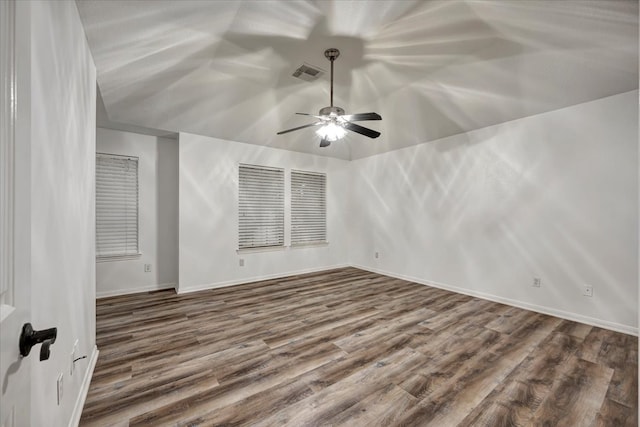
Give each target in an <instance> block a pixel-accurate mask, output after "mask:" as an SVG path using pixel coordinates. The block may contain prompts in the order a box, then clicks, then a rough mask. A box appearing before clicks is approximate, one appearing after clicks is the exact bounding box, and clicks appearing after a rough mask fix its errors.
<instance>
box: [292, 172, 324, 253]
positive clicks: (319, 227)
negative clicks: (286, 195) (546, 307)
mask: <svg viewBox="0 0 640 427" xmlns="http://www.w3.org/2000/svg"><path fill="white" fill-rule="evenodd" d="M326 182H327V177H326V175H324V174H320V173H313V172H303V171H291V244H306V243H319V242H326V241H327V197H326Z"/></svg>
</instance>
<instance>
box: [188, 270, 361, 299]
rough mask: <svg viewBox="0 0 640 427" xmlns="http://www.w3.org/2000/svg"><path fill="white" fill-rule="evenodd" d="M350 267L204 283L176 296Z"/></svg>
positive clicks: (289, 272)
mask: <svg viewBox="0 0 640 427" xmlns="http://www.w3.org/2000/svg"><path fill="white" fill-rule="evenodd" d="M345 267H350V265H349V264H338V265H331V266H326V267H317V268H308V269H305V270H296V271H287V272H284V273H275V274H266V275H263V276H254V277H245V278H242V279H237V280H229V281H225V282H216V283H206V284H202V285H194V286H188V287H179V288H176V292H177V293H178V294H187V293H191V292H198V291H205V290H208V289H216V288H226V287H227V286H236V285H243V284H245V283H251V282H259V281H261V280H272V279H280V278H282V277H287V276H296V275H298V274H307V273H317V272H320V271H327V270H335V269H336V268H345Z"/></svg>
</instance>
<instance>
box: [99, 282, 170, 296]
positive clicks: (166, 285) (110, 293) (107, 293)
mask: <svg viewBox="0 0 640 427" xmlns="http://www.w3.org/2000/svg"><path fill="white" fill-rule="evenodd" d="M176 287H177V285H176V284H175V283H161V284H158V285H149V286H140V287H136V288H127V289H116V290H108V291H97V292H96V298H97V299H100V298H107V297H117V296H120V295H130V294H139V293H142V292H151V291H161V290H163V289H176Z"/></svg>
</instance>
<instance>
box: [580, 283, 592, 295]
mask: <svg viewBox="0 0 640 427" xmlns="http://www.w3.org/2000/svg"><path fill="white" fill-rule="evenodd" d="M582 295H584V296H585V297H592V296H593V286H591V285H584V288H583V290H582Z"/></svg>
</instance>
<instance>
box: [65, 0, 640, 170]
mask: <svg viewBox="0 0 640 427" xmlns="http://www.w3.org/2000/svg"><path fill="white" fill-rule="evenodd" d="M77 4H78V9H79V11H80V16H81V19H82V22H83V25H84V28H85V31H86V35H87V39H88V42H89V46H90V49H91V52H92V54H93V58H94V60H95V63H96V67H97V72H98V85H99V88H100V92H101V94H102V99H103V100H104V107H105V110H106V114H107V115H108V121H109V122H112V123H114V124H119V125H131V126H134V127H140V128H148V129H156V130H159V134H162V133H163V132H164V131H168V132H190V133H195V134H200V135H207V136H212V137H216V138H222V139H228V140H233V141H240V142H246V143H251V144H257V145H264V146H270V147H276V148H283V149H288V150H294V151H301V152H307V153H314V154H320V155H325V156H331V157H338V158H343V159H357V158H361V157H366V156H370V155H373V154H377V153H382V152H385V151H389V150H394V149H398V148H402V147H406V146H410V145H414V144H419V143H423V142H427V141H432V140H435V139H439V138H443V137H446V136H450V135H454V134H457V133H461V132H467V131H470V130H473V129H478V128H482V127H486V126H490V125H493V124H497V123H502V122H505V121H509V120H513V119H517V118H521V117H526V116H530V115H534V114H539V113H542V112H546V111H551V110H555V109H558V108H563V107H567V106H570V105H574V104H578V103H581V102H586V101H591V100H595V99H599V98H602V97H605V96H610V95H614V94H618V93H623V92H627V91H631V90H634V89H637V88H638V2H637V1H635V0H628V1H627V0H619V1H618V0H603V1H594V0H586V1H580V0H566V1H562V0H556V1H545V0H445V1H439V0H437V1H436V0H434V1H411V0H404V1H397V0H396V1H382V0H378V1H347V0H334V1H292V0H283V1H265V0H257V1H222V0H215V1H186V0H185V1H105V0H78V1H77ZM330 47H335V48H338V49H340V51H341V55H340V57H339V58H338V59H337V60H336V62H335V89H334V105H338V106H340V107H342V108H344V109H345V110H346V113H347V114H350V113H363V112H370V111H375V112H377V113H379V114H380V115H382V118H383V120H382V121H380V122H359V123H360V124H362V125H364V126H367V127H370V128H372V129H376V130H378V131H380V132H381V133H382V136H380V137H379V138H377V139H369V138H366V137H364V136H361V135H357V134H354V133H349V135H348V136H347V137H346V138H345V139H344V140H342V141H339V142H336V143H333V144H332V145H331V146H330V147H328V148H319V147H318V143H319V138H318V137H317V136H316V135H315V133H314V128H307V129H304V130H300V131H297V132H292V133H288V134H285V135H276V132H278V131H280V130H284V129H288V128H291V127H295V126H300V125H303V124H307V123H310V122H311V120H309V118H307V117H304V116H300V115H295V113H296V112H306V113H312V114H317V112H318V110H319V109H320V108H322V107H325V106H327V105H329V73H328V72H327V73H326V74H325V75H324V76H323V77H321V78H320V79H318V80H316V81H314V82H305V81H303V80H300V79H296V78H294V77H292V76H291V74H292V73H293V72H294V71H295V69H296V68H298V66H300V65H301V64H302V63H303V62H306V63H308V64H311V65H314V66H317V67H320V68H322V69H324V70H326V71H329V69H330V64H329V62H328V61H327V59H326V58H325V57H324V54H323V53H324V50H325V49H327V48H330Z"/></svg>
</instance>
